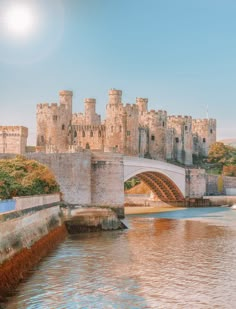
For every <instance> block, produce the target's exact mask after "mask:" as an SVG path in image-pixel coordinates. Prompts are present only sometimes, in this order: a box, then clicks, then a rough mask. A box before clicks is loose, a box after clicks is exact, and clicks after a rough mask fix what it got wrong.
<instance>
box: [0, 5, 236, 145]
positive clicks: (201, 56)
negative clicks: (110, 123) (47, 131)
mask: <svg viewBox="0 0 236 309" xmlns="http://www.w3.org/2000/svg"><path fill="white" fill-rule="evenodd" d="M9 3H11V4H12V5H13V6H14V5H15V4H16V3H18V4H19V3H23V4H24V5H27V6H28V7H30V8H32V11H33V17H34V19H35V20H36V21H37V26H34V27H32V29H31V30H32V31H31V33H30V34H29V35H28V36H25V37H23V38H22V37H17V35H12V33H10V32H8V31H7V29H6V27H5V28H4V22H5V21H4V16H5V15H4V14H5V12H6V10H7V8H8V6H9ZM235 16H236V1H235V0H222V1H220V0H214V1H213V0H196V1H193V0H162V1H161V0H60V1H59V0H41V1H36V0H0V93H1V103H0V125H24V126H27V127H28V128H29V143H30V144H33V143H34V142H35V135H36V116H35V112H36V104H38V103H41V102H49V103H51V102H57V101H58V92H59V90H62V89H68V90H72V91H73V92H74V99H73V104H74V112H81V111H83V100H84V98H87V97H94V98H96V99H97V112H98V113H99V114H101V115H102V118H104V116H105V106H106V103H107V100H108V91H109V89H110V88H116V89H121V90H122V91H123V102H124V103H134V102H135V98H136V97H147V98H149V109H164V110H167V112H168V114H169V115H192V117H193V118H205V117H206V115H207V110H208V114H209V117H211V118H216V119H217V127H218V129H217V138H218V139H222V138H236V121H235V118H236V18H235Z"/></svg>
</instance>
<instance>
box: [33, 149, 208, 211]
mask: <svg viewBox="0 0 236 309" xmlns="http://www.w3.org/2000/svg"><path fill="white" fill-rule="evenodd" d="M27 157H29V158H31V159H35V160H37V161H39V162H41V163H43V164H46V165H48V166H49V167H50V168H51V169H52V171H53V173H54V174H55V176H56V179H57V181H58V183H59V185H60V189H61V192H62V193H63V198H64V200H65V201H66V202H68V203H70V204H76V205H78V204H79V205H85V206H86V205H92V206H105V207H112V208H114V209H116V210H117V212H118V213H120V215H122V213H123V212H124V182H125V181H126V180H128V179H130V178H132V177H134V176H136V177H138V178H139V179H140V180H142V181H143V182H144V183H146V184H147V185H148V186H149V187H150V189H151V190H152V191H153V192H154V193H155V194H156V195H157V197H158V198H159V199H160V200H162V201H165V202H175V201H183V200H184V198H185V197H186V195H188V196H191V194H192V196H195V197H196V194H195V193H196V192H194V185H195V183H194V182H195V180H194V179H197V183H198V184H199V183H200V181H202V183H203V184H201V183H200V185H198V188H200V189H201V190H202V191H201V192H200V191H199V192H197V194H198V195H199V196H202V195H203V194H204V190H205V187H204V185H205V183H204V181H205V179H204V175H203V176H202V177H198V176H197V177H198V178H196V177H195V176H194V177H195V178H194V179H193V178H192V176H191V177H190V174H189V173H190V172H189V171H188V173H187V174H188V175H187V176H188V177H187V176H186V171H187V170H185V169H184V168H181V167H179V166H176V165H173V164H169V163H167V162H164V161H156V160H150V159H144V158H138V157H126V156H123V155H122V154H118V153H104V152H91V151H89V150H88V151H86V150H84V151H81V152H75V153H34V154H28V155H27ZM191 173H192V172H191ZM198 174H199V172H198V171H197V175H198ZM192 184H194V185H192ZM186 192H188V194H186Z"/></svg>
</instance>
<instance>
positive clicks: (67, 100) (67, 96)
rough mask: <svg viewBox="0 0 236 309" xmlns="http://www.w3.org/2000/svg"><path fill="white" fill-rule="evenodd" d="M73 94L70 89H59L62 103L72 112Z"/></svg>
mask: <svg viewBox="0 0 236 309" xmlns="http://www.w3.org/2000/svg"><path fill="white" fill-rule="evenodd" d="M72 96H73V92H72V91H70V90H61V91H59V98H60V100H59V102H60V105H65V109H66V110H67V111H68V112H69V113H70V114H72Z"/></svg>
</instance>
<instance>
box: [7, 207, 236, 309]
mask: <svg viewBox="0 0 236 309" xmlns="http://www.w3.org/2000/svg"><path fill="white" fill-rule="evenodd" d="M126 220H127V222H128V224H129V229H128V230H125V231H114V232H100V233H90V234H80V235H77V236H70V237H68V239H67V240H66V241H65V242H63V243H62V244H61V245H60V246H59V247H58V248H57V249H56V250H55V251H53V252H52V253H51V255H50V256H48V257H47V258H45V259H44V260H43V261H42V262H41V263H40V265H38V266H37V267H36V268H35V269H34V270H33V271H32V272H31V276H30V277H29V278H28V279H27V280H26V281H25V282H23V283H22V284H21V285H20V286H19V289H18V291H17V294H16V295H15V296H13V297H11V298H10V299H9V303H8V306H7V308H10V309H15V308H17V309H21V308H22V309H23V308H32V309H33V308H58V309H59V308H63V309H64V308H66V309H67V308H71V309H74V308H86V309H87V308H117V309H118V308H119V309H122V308H129V309H130V308H163V309H168V308H171V309H172V308H181V309H182V308H193V309H195V308H209V309H210V308H220V309H222V308H230V309H232V308H236V293H235V291H236V257H235V256H236V211H235V210H231V209H228V208H200V209H187V210H179V211H175V212H166V213H159V214H148V215H138V216H134V215H132V216H129V217H127V219H126Z"/></svg>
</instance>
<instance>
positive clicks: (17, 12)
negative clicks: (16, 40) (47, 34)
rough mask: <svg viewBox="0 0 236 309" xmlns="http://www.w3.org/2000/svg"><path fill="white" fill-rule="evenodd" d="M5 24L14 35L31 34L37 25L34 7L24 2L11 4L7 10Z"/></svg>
mask: <svg viewBox="0 0 236 309" xmlns="http://www.w3.org/2000/svg"><path fill="white" fill-rule="evenodd" d="M5 26H6V29H7V30H8V32H10V33H11V34H13V35H16V36H27V35H29V34H30V33H31V32H32V30H33V28H34V26H35V18H34V12H33V10H32V8H30V7H28V6H27V5H23V4H21V5H20V4H15V5H12V6H10V7H9V8H7V9H6V12H5Z"/></svg>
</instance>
